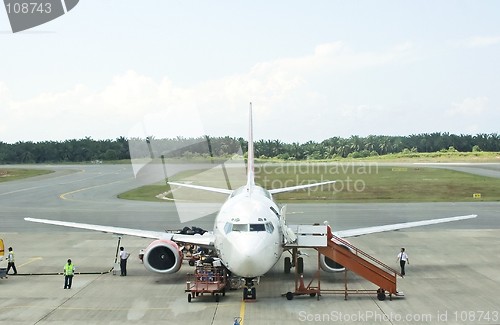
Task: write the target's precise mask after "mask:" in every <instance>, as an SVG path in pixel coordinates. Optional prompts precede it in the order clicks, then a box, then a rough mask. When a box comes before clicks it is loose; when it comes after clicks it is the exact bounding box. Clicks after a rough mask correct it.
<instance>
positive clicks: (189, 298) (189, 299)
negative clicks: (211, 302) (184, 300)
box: [188, 293, 192, 302]
mask: <svg viewBox="0 0 500 325" xmlns="http://www.w3.org/2000/svg"><path fill="white" fill-rule="evenodd" d="M191 299H192V297H191V294H190V293H188V302H191Z"/></svg>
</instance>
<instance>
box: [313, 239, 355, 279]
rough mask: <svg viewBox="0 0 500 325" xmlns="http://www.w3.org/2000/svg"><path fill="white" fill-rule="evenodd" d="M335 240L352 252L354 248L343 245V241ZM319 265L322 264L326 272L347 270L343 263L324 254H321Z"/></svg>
mask: <svg viewBox="0 0 500 325" xmlns="http://www.w3.org/2000/svg"><path fill="white" fill-rule="evenodd" d="M335 242H336V243H337V244H338V245H339V246H340V247H342V249H347V250H349V251H351V252H352V249H350V248H349V247H348V246H346V245H343V244H342V243H339V242H337V241H335ZM319 265H320V266H321V269H322V270H323V271H325V272H330V273H333V272H344V271H345V267H344V266H343V265H342V264H340V263H337V262H335V261H334V260H332V259H330V258H328V257H326V256H325V255H323V254H321V256H320V258H319Z"/></svg>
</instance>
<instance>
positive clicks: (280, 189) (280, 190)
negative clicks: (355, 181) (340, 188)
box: [268, 181, 336, 194]
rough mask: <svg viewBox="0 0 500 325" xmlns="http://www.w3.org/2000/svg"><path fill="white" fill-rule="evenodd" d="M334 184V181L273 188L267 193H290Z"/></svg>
mask: <svg viewBox="0 0 500 325" xmlns="http://www.w3.org/2000/svg"><path fill="white" fill-rule="evenodd" d="M335 182H336V181H326V182H321V183H312V184H305V185H297V186H290V187H282V188H275V189H273V190H268V192H269V193H271V194H277V193H284V192H291V191H296V190H301V189H304V188H309V187H315V186H321V185H326V184H333V183H335Z"/></svg>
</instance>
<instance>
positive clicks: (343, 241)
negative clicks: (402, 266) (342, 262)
mask: <svg viewBox="0 0 500 325" xmlns="http://www.w3.org/2000/svg"><path fill="white" fill-rule="evenodd" d="M331 236H332V239H331V240H333V239H335V241H338V242H340V243H342V244H343V245H345V246H347V247H348V248H350V249H352V250H354V251H355V252H356V256H359V255H358V253H360V254H361V255H363V256H364V257H366V258H367V259H369V260H371V261H373V262H375V264H378V265H379V266H382V267H383V268H385V269H386V271H390V272H391V273H394V274H395V275H399V276H401V277H402V274H401V273H399V272H398V271H396V270H395V269H393V268H392V267H390V266H389V265H387V264H385V263H383V262H382V261H379V260H377V259H376V258H375V257H373V256H371V255H369V254H368V253H365V252H364V251H362V250H361V249H359V248H357V247H356V246H354V245H352V244H351V243H349V242H348V241H346V240H344V239H342V238H340V237H337V236H335V235H333V234H332V235H331Z"/></svg>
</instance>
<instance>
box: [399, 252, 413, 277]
mask: <svg viewBox="0 0 500 325" xmlns="http://www.w3.org/2000/svg"><path fill="white" fill-rule="evenodd" d="M397 260H398V261H399V265H400V266H401V275H405V265H406V263H408V264H410V259H409V258H408V254H406V252H405V248H404V247H402V248H401V252H399V254H398V259H397Z"/></svg>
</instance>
